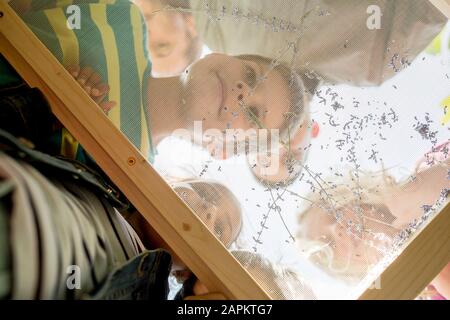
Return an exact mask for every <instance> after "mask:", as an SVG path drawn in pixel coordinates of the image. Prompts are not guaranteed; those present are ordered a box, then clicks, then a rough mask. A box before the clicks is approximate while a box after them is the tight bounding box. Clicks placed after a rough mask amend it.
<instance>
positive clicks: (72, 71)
mask: <svg viewBox="0 0 450 320" xmlns="http://www.w3.org/2000/svg"><path fill="white" fill-rule="evenodd" d="M66 69H67V71H68V72H69V73H70V75H71V76H72V77H74V78H75V79H76V78H78V75H79V74H80V66H79V65H71V66H68V67H67V68H66Z"/></svg>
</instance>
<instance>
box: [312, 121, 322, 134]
mask: <svg viewBox="0 0 450 320" xmlns="http://www.w3.org/2000/svg"><path fill="white" fill-rule="evenodd" d="M319 132H320V127H319V124H318V123H317V122H315V121H314V120H313V121H312V128H311V136H312V137H313V138H317V136H318V135H319Z"/></svg>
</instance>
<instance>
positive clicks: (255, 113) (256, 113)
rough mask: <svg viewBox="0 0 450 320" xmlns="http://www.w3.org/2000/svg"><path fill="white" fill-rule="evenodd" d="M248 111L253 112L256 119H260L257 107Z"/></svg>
mask: <svg viewBox="0 0 450 320" xmlns="http://www.w3.org/2000/svg"><path fill="white" fill-rule="evenodd" d="M248 111H249V112H251V113H252V114H253V115H254V116H255V117H257V118H259V110H258V108H256V107H248Z"/></svg>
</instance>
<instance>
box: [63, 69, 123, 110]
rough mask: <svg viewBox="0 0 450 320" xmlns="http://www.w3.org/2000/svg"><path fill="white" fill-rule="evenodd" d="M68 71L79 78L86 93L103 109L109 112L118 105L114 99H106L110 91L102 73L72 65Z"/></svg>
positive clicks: (76, 78) (78, 80)
mask: <svg viewBox="0 0 450 320" xmlns="http://www.w3.org/2000/svg"><path fill="white" fill-rule="evenodd" d="M67 71H69V73H70V74H71V75H72V76H73V77H74V78H75V80H77V82H78V83H79V84H80V85H81V87H82V88H83V89H84V91H86V93H87V94H88V95H89V96H90V97H91V99H92V100H94V101H95V102H96V103H97V104H98V105H99V106H100V108H102V109H103V111H104V112H105V113H106V114H108V112H109V111H110V110H111V109H112V108H114V107H115V106H116V102H114V101H104V100H105V97H106V95H107V94H108V92H109V86H108V85H107V84H105V83H103V82H102V78H101V77H100V75H99V74H98V73H97V72H95V71H94V70H92V68H90V67H82V68H80V66H70V67H68V68H67Z"/></svg>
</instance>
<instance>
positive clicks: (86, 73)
mask: <svg viewBox="0 0 450 320" xmlns="http://www.w3.org/2000/svg"><path fill="white" fill-rule="evenodd" d="M93 72H94V71H93V70H92V68H91V67H83V68H81V70H80V74H79V76H78V78H77V81H78V82H79V83H80V84H81V85H82V86H84V85H85V83H86V82H87V80H88V79H89V77H90V76H91V75H92V73H93Z"/></svg>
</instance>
